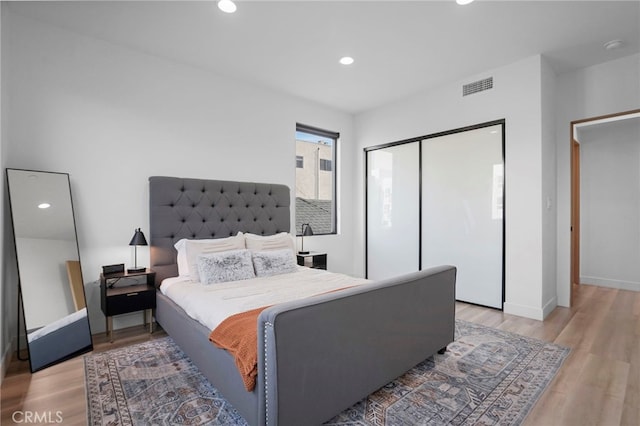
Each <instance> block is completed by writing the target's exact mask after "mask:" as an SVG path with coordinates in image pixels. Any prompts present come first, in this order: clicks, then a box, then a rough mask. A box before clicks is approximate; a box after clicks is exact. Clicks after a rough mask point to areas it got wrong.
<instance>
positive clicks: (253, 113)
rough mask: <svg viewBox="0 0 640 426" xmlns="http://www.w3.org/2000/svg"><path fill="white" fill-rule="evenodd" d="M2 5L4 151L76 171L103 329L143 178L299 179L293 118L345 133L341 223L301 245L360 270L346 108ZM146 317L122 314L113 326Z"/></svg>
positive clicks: (83, 238)
mask: <svg viewBox="0 0 640 426" xmlns="http://www.w3.org/2000/svg"><path fill="white" fill-rule="evenodd" d="M5 13H6V14H7V15H8V16H7V18H8V19H5V22H6V23H8V25H6V26H3V28H2V31H3V38H4V39H5V40H3V41H5V42H6V43H5V45H6V46H7V48H6V49H3V51H2V56H3V62H5V67H6V70H7V75H6V76H5V80H6V81H5V82H3V83H5V84H3V88H4V89H5V90H7V91H8V92H9V93H8V99H9V101H8V103H7V105H6V107H7V111H5V112H6V114H5V117H4V119H3V126H6V127H7V128H6V129H4V130H6V135H7V137H8V140H9V142H10V143H9V144H8V146H7V147H6V152H4V153H3V155H4V156H6V162H5V163H6V166H7V167H15V168H29V169H38V170H46V171H59V172H68V173H69V174H70V179H71V190H72V194H73V200H74V206H75V215H76V221H77V229H78V237H79V246H80V257H81V261H82V269H83V276H84V280H85V284H86V289H87V300H88V307H89V312H90V318H91V327H92V331H93V332H94V333H95V332H99V331H103V330H104V317H103V315H102V312H101V311H100V298H99V291H98V283H97V279H98V276H99V273H100V267H101V265H105V264H112V263H120V262H124V263H126V264H127V265H131V264H132V263H133V254H132V253H133V252H132V249H131V248H130V247H129V246H128V242H129V240H130V239H131V236H132V235H133V230H134V228H136V227H141V228H142V230H143V231H144V232H148V224H149V219H148V214H149V213H148V189H147V188H148V183H147V178H148V177H149V176H152V175H167V176H182V177H194V178H209V179H226V180H241V181H260V182H272V183H283V184H286V185H289V187H290V188H294V181H295V161H294V160H295V124H296V122H301V123H305V124H310V125H314V126H317V127H320V128H326V129H328V130H333V131H338V132H340V134H341V138H340V145H339V148H338V149H339V152H338V155H339V158H338V167H339V170H338V174H339V185H340V186H339V190H338V192H339V200H338V203H339V226H340V234H339V235H334V236H322V237H310V238H305V248H309V249H311V250H326V251H327V252H328V253H329V256H328V263H329V269H331V270H334V271H339V272H344V273H353V272H354V270H353V266H352V265H353V261H352V252H353V245H352V241H353V240H354V236H353V225H352V218H351V212H352V211H353V208H352V200H353V199H354V193H353V190H352V189H351V188H352V186H353V185H352V178H353V173H354V171H353V170H352V164H354V163H356V161H357V160H359V158H358V159H356V158H354V152H355V151H354V149H353V148H352V147H353V143H354V141H353V139H354V138H353V129H352V118H351V116H349V115H347V114H344V113H341V112H337V111H334V110H331V109H328V108H324V107H322V106H319V105H316V104H311V103H309V102H305V101H301V100H298V99H295V98H292V97H289V96H285V95H282V94H278V93H275V92H271V91H269V90H265V89H262V88H259V87H252V86H249V85H247V84H244V83H240V82H237V81H234V80H231V79H227V78H222V77H220V76H217V75H215V74H212V73H210V72H207V71H204V70H200V69H196V68H193V67H190V66H187V65H183V64H180V63H175V62H171V61H168V60H165V59H162V58H159V57H154V56H151V55H147V54H145V53H141V52H138V51H134V50H130V49H127V48H124V47H121V46H117V45H113V44H109V43H106V42H103V41H100V40H97V39H92V38H88V37H85V36H81V35H78V34H75V33H72V32H68V31H66V30H62V29H58V28H55V27H51V26H49V25H47V24H43V23H40V22H38V21H35V20H31V19H28V18H24V17H22V16H19V15H16V14H15V13H11V12H7V11H6V10H5ZM292 201H293V194H292ZM292 219H293V217H292ZM292 223H293V220H292ZM138 252H139V253H138V257H139V263H140V264H142V265H145V264H147V265H148V262H149V260H148V251H147V250H139V251H138ZM10 304H11V303H10V302H8V301H7V302H6V303H5V305H4V306H3V317H4V312H6V311H8V310H9V309H10V307H9V305H10ZM141 318H142V316H141V314H140V315H138V314H136V315H135V316H134V317H133V318H131V319H127V318H126V317H124V318H122V317H121V318H120V319H119V320H120V321H118V318H116V321H114V326H115V327H116V328H117V327H119V326H124V325H128V324H130V323H131V322H140V320H141Z"/></svg>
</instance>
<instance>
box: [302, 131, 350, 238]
mask: <svg viewBox="0 0 640 426" xmlns="http://www.w3.org/2000/svg"><path fill="white" fill-rule="evenodd" d="M296 132H302V133H307V134H311V135H315V136H320V137H324V138H329V139H332V141H333V146H332V149H331V170H326V172H328V173H331V175H332V178H331V231H330V232H322V233H319V232H316V230H315V229H314V231H313V235H336V234H337V233H338V167H337V164H338V162H337V157H338V140H339V139H340V133H339V132H334V131H330V130H325V129H320V128H318V127H314V126H309V125H307V124H301V123H296ZM296 140H297V138H296ZM296 156H297V154H296ZM296 165H297V160H296ZM296 168H297V167H296ZM323 171H324V170H323ZM296 182H297V176H296ZM297 198H298V197H297V196H296V194H295V193H294V199H297ZM297 219H298V212H297V211H296V212H295V217H294V226H295V227H296V230H295V234H296V236H298V237H299V236H301V232H302V230H301V229H297V228H298V226H297V225H296V224H297V222H298V220H297Z"/></svg>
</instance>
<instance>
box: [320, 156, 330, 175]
mask: <svg viewBox="0 0 640 426" xmlns="http://www.w3.org/2000/svg"><path fill="white" fill-rule="evenodd" d="M320 170H322V171H323V172H330V171H331V160H325V159H324V158H321V159H320Z"/></svg>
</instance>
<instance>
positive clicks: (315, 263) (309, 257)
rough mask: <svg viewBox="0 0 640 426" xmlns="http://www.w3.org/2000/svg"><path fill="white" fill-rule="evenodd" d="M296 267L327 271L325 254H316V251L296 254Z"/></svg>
mask: <svg viewBox="0 0 640 426" xmlns="http://www.w3.org/2000/svg"><path fill="white" fill-rule="evenodd" d="M296 257H297V259H298V265H300V266H308V267H310V268H314V269H327V253H318V252H316V251H312V252H309V253H308V254H300V253H297V254H296Z"/></svg>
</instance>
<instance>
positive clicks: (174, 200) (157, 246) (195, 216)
mask: <svg viewBox="0 0 640 426" xmlns="http://www.w3.org/2000/svg"><path fill="white" fill-rule="evenodd" d="M290 204H291V199H290V195H289V187H287V186H286V185H276V184H267V183H249V182H232V181H221V180H203V179H185V178H176V177H165V176H152V177H150V178H149V216H150V217H149V219H150V221H149V225H150V230H149V231H150V236H151V237H150V245H151V246H150V249H151V268H152V269H153V270H154V271H155V272H156V285H160V283H161V282H162V280H163V279H165V278H167V277H173V276H177V275H178V264H177V263H176V250H175V248H174V247H173V245H174V244H175V243H176V242H177V241H178V240H180V239H182V238H189V239H202V238H224V237H229V236H231V235H236V234H237V233H238V232H239V231H242V232H250V233H253V234H258V235H273V234H276V233H278V232H290V231H291V219H290V212H289V207H290Z"/></svg>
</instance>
